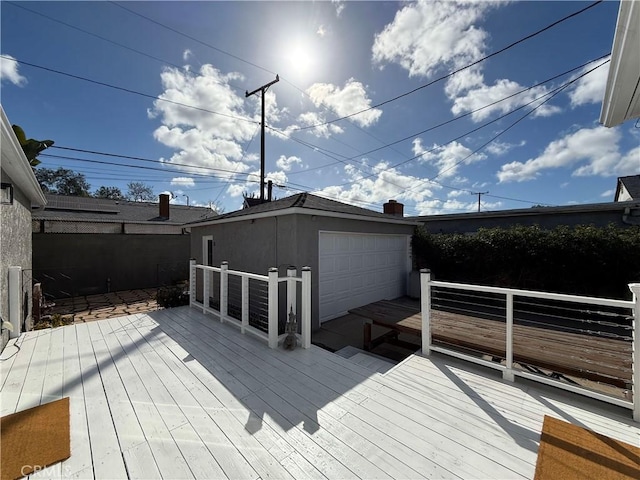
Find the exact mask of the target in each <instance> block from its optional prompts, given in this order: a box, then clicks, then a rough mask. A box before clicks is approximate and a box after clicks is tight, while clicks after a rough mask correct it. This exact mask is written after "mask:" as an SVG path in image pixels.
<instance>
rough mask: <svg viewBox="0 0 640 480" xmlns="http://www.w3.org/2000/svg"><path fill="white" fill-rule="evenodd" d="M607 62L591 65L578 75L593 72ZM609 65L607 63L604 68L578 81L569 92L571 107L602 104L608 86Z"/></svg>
mask: <svg viewBox="0 0 640 480" xmlns="http://www.w3.org/2000/svg"><path fill="white" fill-rule="evenodd" d="M603 61H605V60H600V61H597V62H593V63H590V64H589V65H587V66H586V67H584V68H583V69H582V70H581V71H580V72H579V73H578V75H581V74H583V73H584V72H586V71H588V70H591V69H592V68H594V67H595V66H596V65H599V64H600V63H602V62H603ZM609 65H611V64H610V63H607V64H605V65H603V66H602V67H600V68H598V69H596V70H594V71H593V72H591V73H588V74H587V75H585V76H584V77H582V78H581V79H580V80H578V81H576V83H575V84H574V85H575V86H574V87H573V88H572V89H571V90H570V91H569V98H570V99H571V106H572V107H577V106H580V105H585V104H588V103H601V102H602V99H603V98H604V89H605V86H606V85H607V76H608V75H609Z"/></svg>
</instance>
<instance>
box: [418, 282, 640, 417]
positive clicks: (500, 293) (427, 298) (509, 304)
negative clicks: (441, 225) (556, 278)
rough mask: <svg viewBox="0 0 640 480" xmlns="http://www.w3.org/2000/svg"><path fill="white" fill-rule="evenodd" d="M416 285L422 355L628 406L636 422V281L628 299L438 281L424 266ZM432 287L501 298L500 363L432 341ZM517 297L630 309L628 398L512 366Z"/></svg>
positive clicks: (639, 298)
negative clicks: (442, 357) (446, 357)
mask: <svg viewBox="0 0 640 480" xmlns="http://www.w3.org/2000/svg"><path fill="white" fill-rule="evenodd" d="M420 285H421V311H422V352H423V354H425V355H429V353H430V352H431V351H435V352H440V353H444V354H447V355H451V356H454V357H458V358H461V359H464V360H467V361H471V362H474V363H478V364H480V365H484V366H487V367H490V368H493V369H496V370H500V371H502V375H503V378H504V379H505V380H508V381H514V380H515V377H516V376H518V377H523V378H527V379H529V380H533V381H537V382H541V383H545V384H549V385H552V386H555V387H559V388H562V389H565V390H569V391H572V392H575V393H580V394H582V395H586V396H589V397H592V398H596V399H598V400H602V401H605V402H608V403H612V404H614V405H618V406H621V407H624V408H629V409H631V410H633V418H634V420H635V421H638V422H640V337H639V335H640V333H639V332H640V283H633V284H630V285H629V289H630V290H631V292H632V294H633V298H632V300H631V301H626V300H616V299H608V298H596V297H585V296H577V295H565V294H557V293H547V292H538V291H530V290H518V289H510V288H502V287H490V286H480V285H470V284H462V283H452V282H440V281H434V280H431V274H430V272H429V270H426V269H423V270H421V271H420ZM436 288H437V289H438V290H441V289H447V290H455V291H467V292H469V291H470V292H483V293H485V294H492V295H493V296H495V297H502V298H503V299H504V300H503V301H504V305H505V306H504V307H502V308H503V309H504V322H505V326H504V328H505V336H504V348H503V350H502V351H503V352H504V359H503V361H502V362H496V361H493V359H492V360H486V359H483V358H481V357H479V356H474V355H471V354H469V353H466V352H465V351H464V349H457V348H453V347H450V346H444V345H437V344H434V341H433V319H432V313H431V310H432V301H433V293H434V291H433V290H434V289H436ZM520 297H524V298H527V299H540V300H543V301H545V302H550V303H551V302H558V301H560V302H570V303H572V304H581V305H595V306H598V307H605V308H615V309H623V310H625V311H630V325H629V326H628V328H629V329H630V330H631V335H630V337H629V338H630V342H631V348H630V349H629V354H630V357H631V358H630V359H629V362H630V365H631V375H630V378H629V380H630V383H631V393H632V395H631V400H629V399H627V398H625V399H623V398H617V397H613V396H610V395H605V394H602V393H599V392H596V391H594V390H592V389H589V388H585V387H582V386H579V385H576V384H569V383H563V382H560V381H558V380H555V379H553V378H550V377H548V376H545V375H539V374H536V373H532V372H530V371H525V370H523V369H518V368H514V356H515V355H514V299H515V298H520ZM538 301H539V300H538ZM536 328H538V327H536ZM549 328H554V326H553V325H550V326H549ZM583 333H584V332H583ZM590 333H592V334H593V335H596V336H597V335H599V334H601V332H590ZM578 346H579V345H578ZM540 348H541V349H542V350H544V349H545V345H541V346H540ZM541 355H543V354H541Z"/></svg>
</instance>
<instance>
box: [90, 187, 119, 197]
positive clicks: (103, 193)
mask: <svg viewBox="0 0 640 480" xmlns="http://www.w3.org/2000/svg"><path fill="white" fill-rule="evenodd" d="M93 196H94V197H96V198H108V199H109V200H124V195H123V194H122V191H121V190H120V189H119V188H118V187H105V186H102V187H100V188H98V189H97V190H96V191H95V192H94V193H93Z"/></svg>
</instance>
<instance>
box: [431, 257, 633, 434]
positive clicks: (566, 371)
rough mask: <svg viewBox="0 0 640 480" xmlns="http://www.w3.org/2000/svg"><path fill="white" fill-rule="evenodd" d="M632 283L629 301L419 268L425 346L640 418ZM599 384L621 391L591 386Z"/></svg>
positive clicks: (512, 378)
mask: <svg viewBox="0 0 640 480" xmlns="http://www.w3.org/2000/svg"><path fill="white" fill-rule="evenodd" d="M629 288H630V290H631V291H632V292H633V300H632V301H628V300H616V299H608V298H596V297H587V296H581V295H568V294H559V293H546V292H538V291H530V290H518V289H508V288H503V287H491V286H480V285H469V284H461V283H449V282H440V281H432V280H431V278H430V274H429V272H428V271H427V270H423V271H421V297H422V300H421V305H422V351H423V352H424V353H426V354H427V355H428V354H429V352H430V351H431V350H434V351H437V352H441V353H445V354H448V355H453V356H456V357H459V358H463V359H466V360H470V361H473V362H475V363H480V364H482V365H485V366H489V367H491V368H496V369H499V370H501V371H502V372H503V376H504V378H505V379H507V380H511V381H513V380H514V378H515V377H516V376H520V377H524V378H527V379H530V380H534V381H538V382H542V383H548V384H551V385H555V386H558V387H560V388H564V389H566V390H570V391H573V392H576V393H582V394H584V395H587V396H590V397H593V398H597V399H599V400H603V401H606V402H609V403H613V404H616V405H619V406H623V407H626V408H631V409H632V410H633V411H634V419H636V420H637V421H640V349H638V346H637V345H635V346H634V344H633V340H634V337H635V338H636V339H638V333H637V332H634V330H635V329H640V300H639V299H638V297H640V284H631V285H629ZM487 357H488V358H489V359H490V360H487ZM516 363H517V364H518V365H519V366H516V365H515V364H516ZM558 380H562V382H563V383H561V384H559V383H558ZM600 383H604V384H607V385H610V386H614V387H617V388H618V389H620V390H616V391H617V392H618V393H617V394H616V395H613V394H611V393H609V392H611V390H609V391H608V393H606V394H605V393H602V390H594V389H593V388H591V387H592V386H594V385H598V384H600ZM631 386H633V389H634V392H635V393H634V394H633V395H631V396H629V392H628V390H629V388H630V387H631ZM630 399H633V400H632V401H631V402H630V401H629V400H630Z"/></svg>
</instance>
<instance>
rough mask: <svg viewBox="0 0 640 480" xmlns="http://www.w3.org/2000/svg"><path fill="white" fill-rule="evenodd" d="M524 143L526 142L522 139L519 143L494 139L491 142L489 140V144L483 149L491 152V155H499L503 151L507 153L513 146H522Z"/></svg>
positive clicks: (502, 153)
mask: <svg viewBox="0 0 640 480" xmlns="http://www.w3.org/2000/svg"><path fill="white" fill-rule="evenodd" d="M526 143H527V142H526V141H525V140H522V141H521V142H520V143H507V142H500V141H499V140H494V141H493V142H491V143H490V144H489V145H487V146H486V147H485V150H486V151H487V152H489V153H491V154H492V155H497V156H500V155H504V154H505V153H508V152H509V151H511V150H512V149H514V148H517V147H524V146H525V144H526Z"/></svg>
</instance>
